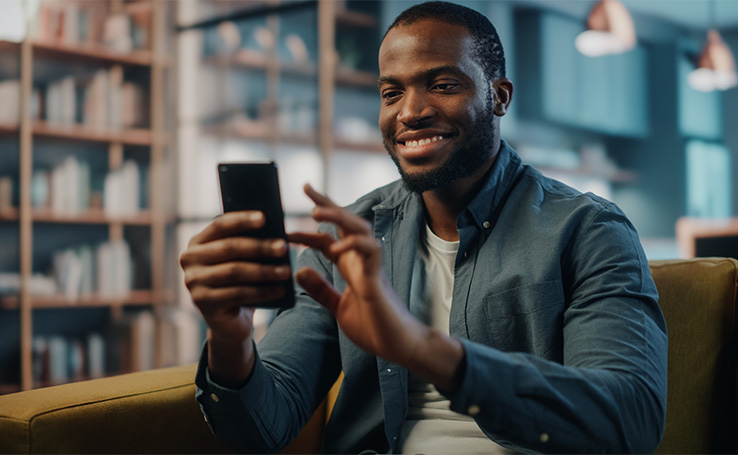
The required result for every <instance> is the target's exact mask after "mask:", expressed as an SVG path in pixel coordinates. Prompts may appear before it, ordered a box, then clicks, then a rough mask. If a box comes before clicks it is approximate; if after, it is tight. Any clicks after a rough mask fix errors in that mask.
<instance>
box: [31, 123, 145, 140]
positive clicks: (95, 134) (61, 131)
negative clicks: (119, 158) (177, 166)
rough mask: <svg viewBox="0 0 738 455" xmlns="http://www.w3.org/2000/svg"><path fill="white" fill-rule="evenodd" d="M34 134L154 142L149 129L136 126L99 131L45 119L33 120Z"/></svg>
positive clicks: (52, 136)
mask: <svg viewBox="0 0 738 455" xmlns="http://www.w3.org/2000/svg"><path fill="white" fill-rule="evenodd" d="M33 134H34V135H35V136H39V137H44V138H49V139H64V140H72V141H82V142H101V143H111V142H120V143H122V144H124V145H142V146H151V144H152V142H153V134H152V132H151V130H148V129H143V128H134V129H127V130H120V131H109V130H99V131H98V130H93V129H90V128H87V127H85V126H84V125H79V124H73V125H54V124H50V123H48V122H46V121H43V120H36V121H34V122H33Z"/></svg>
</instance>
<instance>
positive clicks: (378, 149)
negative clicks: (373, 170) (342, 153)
mask: <svg viewBox="0 0 738 455" xmlns="http://www.w3.org/2000/svg"><path fill="white" fill-rule="evenodd" d="M333 148H334V149H340V150H353V151H357V152H372V153H387V150H386V149H385V148H384V145H382V140H381V138H380V139H378V140H376V141H371V142H364V141H359V142H355V141H347V140H346V139H341V138H336V140H335V141H334V142H333Z"/></svg>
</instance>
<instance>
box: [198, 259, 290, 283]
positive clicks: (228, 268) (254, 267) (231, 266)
mask: <svg viewBox="0 0 738 455" xmlns="http://www.w3.org/2000/svg"><path fill="white" fill-rule="evenodd" d="M290 275H291V274H290V267H289V266H288V265H265V264H257V263H253V262H241V261H238V262H228V263H225V264H218V265H214V266H209V267H197V268H194V269H191V270H188V271H186V272H185V284H186V285H187V286H188V287H197V286H205V287H224V286H234V285H240V284H249V283H255V284H263V283H270V282H278V281H285V280H288V279H289V278H290Z"/></svg>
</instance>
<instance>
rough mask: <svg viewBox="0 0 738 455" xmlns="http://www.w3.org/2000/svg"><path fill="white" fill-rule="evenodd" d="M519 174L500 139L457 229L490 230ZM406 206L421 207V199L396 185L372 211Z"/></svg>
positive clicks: (514, 158)
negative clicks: (473, 225) (469, 227)
mask: <svg viewBox="0 0 738 455" xmlns="http://www.w3.org/2000/svg"><path fill="white" fill-rule="evenodd" d="M522 172H523V165H522V160H521V159H520V156H519V155H518V154H517V153H516V152H515V150H513V148H512V147H510V145H508V143H507V142H506V141H505V140H504V139H501V140H500V150H499V152H498V153H497V157H496V158H495V162H494V164H493V165H492V170H491V172H490V173H489V176H488V177H487V181H486V182H485V183H484V186H483V187H482V189H481V190H480V191H479V193H477V195H476V196H474V199H472V201H471V202H470V203H469V205H468V206H467V207H466V209H465V210H463V211H462V212H461V213H460V214H459V217H458V219H457V220H456V226H457V228H459V229H461V228H463V227H466V226H468V225H470V224H475V225H476V226H477V227H478V228H479V229H481V230H488V229H491V228H492V227H493V226H494V225H495V222H496V221H497V217H498V216H499V212H500V210H501V209H502V206H503V205H504V203H505V200H506V199H507V196H508V194H509V193H510V191H511V190H512V188H513V186H514V185H515V182H516V181H517V179H518V178H519V176H520V175H521V174H522ZM408 203H410V204H412V205H413V206H417V207H422V198H421V197H420V195H419V194H416V193H412V192H410V191H408V190H407V189H406V188H405V186H404V185H398V186H397V187H396V188H395V190H394V191H393V192H392V193H391V194H390V195H389V196H388V197H387V198H386V199H385V200H384V201H382V202H381V203H380V204H377V205H375V206H374V207H372V208H373V210H375V211H382V210H394V209H395V208H398V207H400V206H402V205H405V204H408Z"/></svg>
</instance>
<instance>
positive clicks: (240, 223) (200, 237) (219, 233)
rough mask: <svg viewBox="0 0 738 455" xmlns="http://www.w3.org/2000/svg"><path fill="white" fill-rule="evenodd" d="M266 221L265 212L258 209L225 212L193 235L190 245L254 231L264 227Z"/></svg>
mask: <svg viewBox="0 0 738 455" xmlns="http://www.w3.org/2000/svg"><path fill="white" fill-rule="evenodd" d="M264 222H265V218H264V214H263V213H262V212H259V211H256V210H243V211H238V212H228V213H224V214H223V215H221V216H219V217H217V218H215V219H214V220H213V221H212V222H211V223H210V224H208V225H207V226H206V227H205V229H203V230H202V231H201V232H200V233H198V234H196V235H195V236H194V237H192V240H190V245H195V244H203V243H207V242H212V241H213V240H217V239H222V238H224V237H229V236H232V235H236V234H242V233H244V232H248V231H253V230H256V229H259V228H261V227H263V226H264Z"/></svg>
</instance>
